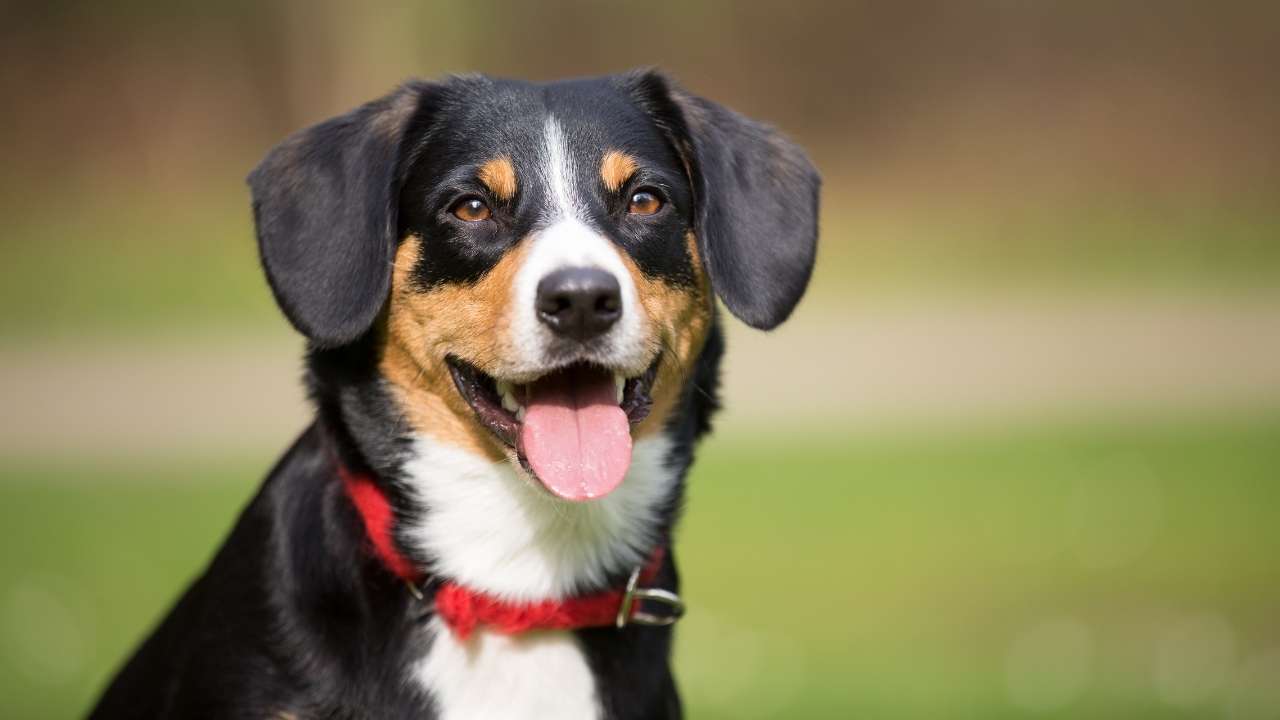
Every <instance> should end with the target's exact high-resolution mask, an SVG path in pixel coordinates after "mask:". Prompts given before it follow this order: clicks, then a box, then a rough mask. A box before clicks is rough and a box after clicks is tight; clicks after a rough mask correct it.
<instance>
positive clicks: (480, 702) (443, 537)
mask: <svg viewBox="0 0 1280 720" xmlns="http://www.w3.org/2000/svg"><path fill="white" fill-rule="evenodd" d="M670 453H671V441H670V440H669V439H668V438H666V437H665V436H658V437H653V438H646V439H644V440H641V441H639V442H637V443H636V444H635V447H634V449H633V452H632V461H631V468H630V470H629V471H628V472H627V477H626V479H625V480H624V481H623V483H622V485H621V486H620V487H619V488H618V489H617V490H615V491H614V492H612V493H610V494H609V495H608V496H606V497H603V498H600V499H599V500H594V501H591V502H589V503H568V502H565V501H562V500H558V499H555V498H553V497H551V496H550V495H549V494H548V493H546V492H544V491H542V490H540V489H538V488H536V487H534V486H533V485H532V484H531V483H530V481H529V480H528V479H527V478H525V477H524V476H523V475H522V474H521V473H520V472H518V471H517V470H516V469H515V468H513V467H512V466H511V465H510V464H509V463H507V462H505V461H504V462H498V463H495V462H492V461H490V460H487V459H485V458H481V457H477V456H476V455H472V454H470V453H467V452H464V451H462V450H459V449H458V448H456V447H454V446H451V445H447V444H444V443H441V442H439V441H436V440H434V439H432V438H429V437H420V438H418V440H417V441H416V442H415V444H414V456H413V458H412V459H411V460H410V461H409V462H407V463H406V465H405V470H406V477H405V480H406V482H407V484H408V485H409V487H410V488H411V489H412V490H413V492H414V493H415V494H416V495H417V496H418V500H419V501H420V502H421V503H422V504H423V506H424V507H425V508H426V513H425V514H424V515H423V517H422V518H421V519H419V520H417V521H415V522H413V523H412V524H410V525H408V526H407V527H405V529H404V537H405V538H406V539H407V540H408V541H409V542H412V543H414V544H415V545H417V546H418V548H419V549H421V550H422V551H424V552H425V554H427V555H428V556H430V557H432V558H434V559H435V561H436V566H435V568H434V570H435V571H436V572H438V573H439V574H441V575H443V576H445V577H449V578H451V579H453V580H455V581H456V582H459V583H461V584H463V585H465V586H467V587H470V588H472V589H476V590H481V591H484V592H486V593H489V594H492V595H496V596H499V597H502V598H505V599H508V600H513V601H517V602H519V601H538V600H546V599H560V598H563V597H565V596H567V595H570V594H572V593H574V592H577V591H580V590H581V589H583V588H598V587H599V586H600V584H601V583H602V582H603V581H604V579H605V578H606V577H608V576H609V575H610V574H618V573H622V572H625V571H627V570H629V569H631V568H633V567H635V566H636V565H637V564H640V563H642V562H644V559H645V558H646V557H647V556H648V554H649V553H650V552H651V551H652V550H653V547H654V545H655V544H656V543H657V542H658V541H659V538H658V537H657V536H656V526H657V521H658V519H659V513H660V510H661V508H662V507H663V505H664V504H665V503H666V502H667V500H668V498H669V497H670V494H671V492H672V490H673V487H674V485H675V481H676V473H675V472H674V471H673V470H672V469H671V468H670V467H669V464H668V459H669V456H670ZM430 629H431V631H432V632H433V633H434V642H433V643H432V644H431V649H430V650H429V651H428V653H427V655H426V656H425V657H424V658H422V659H421V660H419V661H418V662H417V663H416V664H415V665H414V667H413V668H412V673H411V674H412V676H413V679H414V680H415V681H416V682H418V683H420V684H421V685H422V686H423V687H424V688H425V689H426V690H427V691H428V692H429V693H430V694H431V696H432V698H433V699H434V701H435V706H436V710H437V712H439V713H440V717H442V718H444V719H445V720H452V719H455V718H456V719H465V720H473V719H483V718H508V719H510V718H568V719H573V718H595V717H599V716H600V714H601V709H600V701H599V694H598V693H597V689H596V686H595V676H594V675H593V674H592V672H591V668H590V666H589V665H588V664H587V659H586V656H585V655H584V654H583V651H582V648H581V647H580V646H579V644H578V642H577V639H576V638H575V637H574V636H573V634H572V633H567V632H533V633H526V634H523V635H518V636H514V637H508V636H502V635H497V634H493V633H487V632H484V631H483V630H477V631H476V632H475V633H474V634H473V635H472V636H471V637H469V638H468V639H467V640H466V641H465V642H464V641H459V640H458V639H457V638H456V637H455V636H454V635H453V633H452V632H451V631H449V630H448V629H447V628H445V627H443V626H442V625H441V624H440V621H439V620H438V619H436V620H433V621H432V626H431V628H430Z"/></svg>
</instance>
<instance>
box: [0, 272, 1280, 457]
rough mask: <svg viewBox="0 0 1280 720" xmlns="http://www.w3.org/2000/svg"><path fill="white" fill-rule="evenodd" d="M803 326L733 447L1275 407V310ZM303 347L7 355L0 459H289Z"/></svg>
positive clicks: (1046, 312)
mask: <svg viewBox="0 0 1280 720" xmlns="http://www.w3.org/2000/svg"><path fill="white" fill-rule="evenodd" d="M807 310H808V311H806V309H804V308H802V311H801V312H800V314H799V315H798V316H797V318H796V320H795V321H794V322H793V323H792V324H789V325H787V326H786V327H784V328H783V329H781V330H779V331H778V332H776V333H774V334H772V335H765V334H762V333H756V332H753V331H750V330H746V329H744V328H742V327H741V326H738V325H736V324H735V325H734V326H733V328H732V330H731V334H730V344H731V350H730V353H729V359H728V364H727V366H726V385H727V387H726V395H727V397H728V399H729V402H728V405H729V412H727V413H726V415H725V416H724V418H723V419H722V421H721V425H720V427H721V430H722V431H726V432H750V431H753V430H760V429H763V428H770V427H778V426H783V427H787V428H791V429H796V430H801V431H802V430H803V429H805V428H808V427H815V426H821V427H826V428H833V427H834V428H843V427H849V428H855V427H881V426H891V425H894V424H900V423H922V422H923V423H942V424H950V423H971V422H974V421H989V422H1007V421H1017V420H1019V419H1021V418H1029V417H1037V418H1044V417H1052V416H1055V415H1060V414H1071V413H1080V412H1091V413H1099V412H1101V413H1108V412H1117V411H1119V412H1124V411H1140V412H1150V411H1155V412H1164V411H1179V410H1196V409H1226V410H1230V409H1238V408H1274V407H1280V294H1277V295H1273V296H1263V297H1258V296H1253V297H1237V298H1221V299H1204V298H1142V299H1131V300H1124V301H1119V300H1116V299H1115V298H1110V299H1108V300H1107V301H1105V302H1103V301H1098V302H1082V301H1079V300H1072V301H1070V302H1067V301H1058V302H1049V301H1042V302H1035V303H1029V302H1025V301H1019V302H1016V303H1014V302H1003V303H996V302H993V301H969V302H963V303H960V302H952V303H947V304H941V303H939V304H934V305H924V304H915V305H911V306H899V307H887V306H877V307H853V308H850V309H848V310H847V311H846V312H845V313H843V316H842V317H841V316H839V313H837V312H836V310H837V309H836V308H832V307H830V306H826V307H822V308H820V309H819V308H816V307H815V308H809V309H807ZM300 347H301V343H300V341H298V340H296V339H295V338H292V337H276V338H272V339H270V340H268V341H253V340H250V339H238V340H236V341H235V342H230V343H228V342H223V341H217V340H204V341H200V340H193V341H190V342H184V343H182V344H180V345H175V344H172V343H170V344H158V343H154V342H152V343H143V344H141V345H137V344H135V345H126V344H123V343H121V344H118V345H113V346H102V345H88V344H86V345H84V346H65V345H63V346H57V347H34V348H26V349H22V348H15V347H4V348H0V402H3V405H4V406H5V407H6V408H8V409H10V412H6V413H4V414H3V416H2V417H0V453H3V454H9V455H14V454H32V453H45V452H53V453H58V452H77V453H105V454H132V453H142V452H164V451H166V450H170V449H172V450H174V451H178V452H180V451H184V450H190V449H224V448H225V449H233V448H246V449H258V448H262V447H276V446H280V445H282V444H283V443H285V442H287V440H288V439H289V438H290V437H292V436H293V434H295V433H296V432H297V430H298V429H300V428H301V427H302V424H303V423H304V422H305V418H306V416H307V408H306V404H305V402H304V398H303V395H302V391H301V389H300V383H299V377H300V374H301V364H300V361H299V360H298V355H299V353H300Z"/></svg>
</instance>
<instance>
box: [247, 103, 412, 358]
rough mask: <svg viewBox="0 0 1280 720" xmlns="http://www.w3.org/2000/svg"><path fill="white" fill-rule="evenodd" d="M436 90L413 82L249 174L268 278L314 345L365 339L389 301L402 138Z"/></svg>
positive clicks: (288, 144) (292, 144) (282, 147)
mask: <svg viewBox="0 0 1280 720" xmlns="http://www.w3.org/2000/svg"><path fill="white" fill-rule="evenodd" d="M431 87H432V86H430V85H428V84H426V83H411V84H407V85H404V86H403V87H401V88H399V89H398V90H396V91H394V92H392V93H391V94H389V95H387V96H385V97H382V98H380V99H378V100H374V101H373V102H370V103H367V104H365V105H363V106H361V107H359V108H357V109H355V110H353V111H351V112H349V113H347V114H346V115H342V116H340V117H336V118H333V119H331V120H327V121H325V122H322V123H320V124H319V125H315V126H313V127H310V128H307V129H306V130H302V131H300V132H298V133H296V134H294V135H292V136H291V137H289V138H288V139H286V140H285V141H284V142H282V143H280V144H279V145H277V146H276V147H275V148H273V149H272V150H271V152H269V153H268V154H267V157H266V159H264V160H263V161H262V163H261V164H259V165H258V167H257V168H255V169H254V171H253V172H252V173H250V175H249V187H250V189H251V190H252V193H253V217H254V222H255V224H256V225H257V233H258V249H259V251H260V252H261V255H262V264H263V267H264V268H265V269H266V272H267V280H268V282H269V283H270V285H271V290H272V292H273V293H274V294H275V297H276V301H277V302H278V303H279V304H280V308H281V309H282V310H283V311H284V314H285V316H286V317H288V318H289V321H290V322H291V323H293V326H294V327H296V328H297V329H298V330H299V331H300V332H301V333H302V334H303V335H306V336H307V338H308V339H309V340H310V341H311V342H312V343H313V344H314V345H316V346H317V347H335V346H338V345H343V344H346V343H349V342H351V341H353V340H355V339H356V338H358V337H360V336H361V335H362V334H364V332H365V331H366V330H368V329H369V327H370V326H371V325H372V324H373V321H374V318H376V317H377V315H378V313H379V311H380V310H381V309H382V305H383V303H384V302H385V300H386V298H387V295H388V293H389V291H390V285H391V265H392V262H393V259H394V255H395V248H396V230H397V217H396V215H397V210H398V207H399V195H400V185H401V183H402V182H403V178H402V174H403V167H402V166H403V164H404V163H402V162H401V157H402V154H403V148H404V145H405V136H406V132H407V129H408V128H409V126H410V124H411V123H413V122H414V119H415V116H416V115H417V113H418V109H419V107H420V106H421V105H422V100H423V96H424V94H426V93H428V92H430V90H431Z"/></svg>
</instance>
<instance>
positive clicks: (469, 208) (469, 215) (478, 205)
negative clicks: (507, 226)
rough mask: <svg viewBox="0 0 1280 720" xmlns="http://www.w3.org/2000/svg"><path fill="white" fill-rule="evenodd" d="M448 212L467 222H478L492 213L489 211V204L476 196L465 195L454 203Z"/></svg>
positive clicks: (486, 218)
mask: <svg viewBox="0 0 1280 720" xmlns="http://www.w3.org/2000/svg"><path fill="white" fill-rule="evenodd" d="M449 212H451V213H453V216H454V217H456V218H458V219H459V220H465V221H467V222H480V221H481V220H488V219H489V216H490V215H492V214H493V213H491V212H489V206H488V205H486V204H485V202H484V201H483V200H481V199H480V198H478V197H465V198H462V199H461V200H459V201H458V202H456V203H454V205H453V209H452V210H450V211H449Z"/></svg>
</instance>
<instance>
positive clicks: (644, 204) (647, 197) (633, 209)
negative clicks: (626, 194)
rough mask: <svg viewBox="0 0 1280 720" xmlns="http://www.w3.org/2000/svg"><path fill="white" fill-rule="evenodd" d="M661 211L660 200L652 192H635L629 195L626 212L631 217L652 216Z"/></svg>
mask: <svg viewBox="0 0 1280 720" xmlns="http://www.w3.org/2000/svg"><path fill="white" fill-rule="evenodd" d="M661 209H662V199H661V198H659V197H658V194H657V193H656V192H653V191H652V190H637V191H635V192H634V193H632V194H631V202H630V203H628V204H627V212H629V213H631V214H632V215H652V214H654V213H656V212H658V211H659V210H661Z"/></svg>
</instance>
